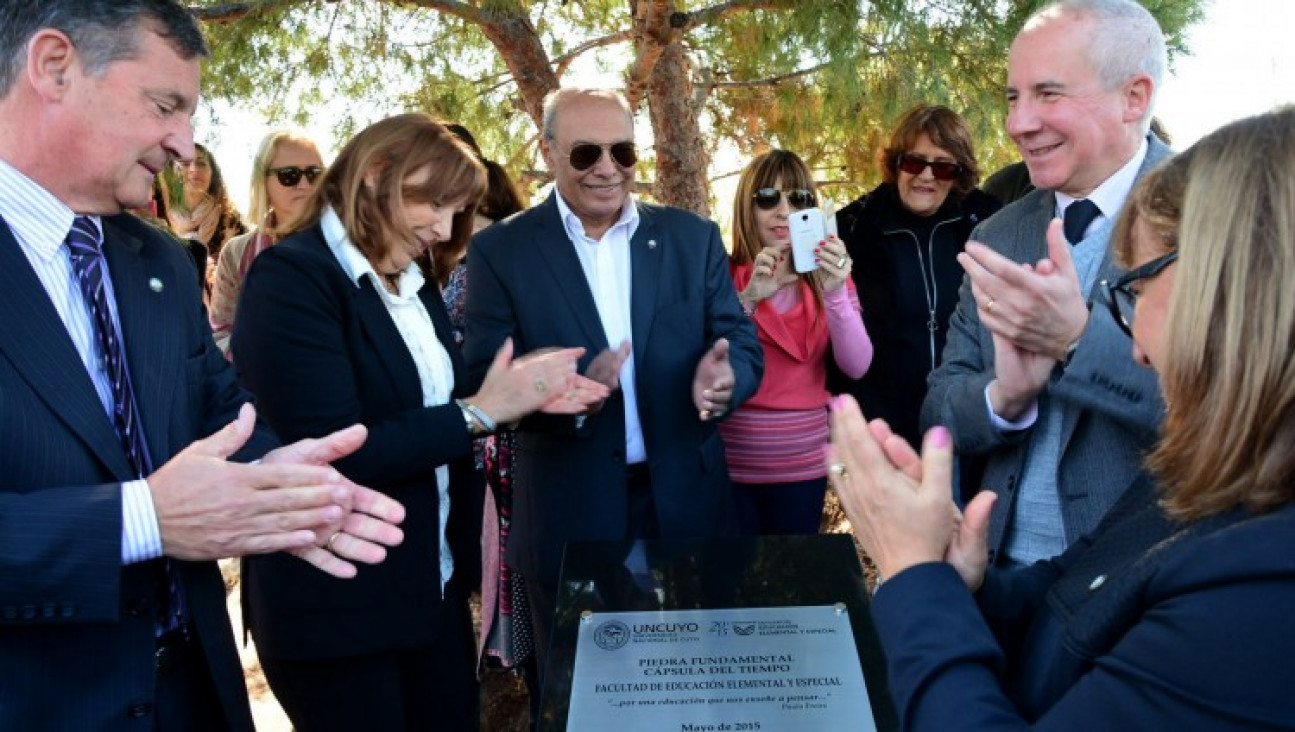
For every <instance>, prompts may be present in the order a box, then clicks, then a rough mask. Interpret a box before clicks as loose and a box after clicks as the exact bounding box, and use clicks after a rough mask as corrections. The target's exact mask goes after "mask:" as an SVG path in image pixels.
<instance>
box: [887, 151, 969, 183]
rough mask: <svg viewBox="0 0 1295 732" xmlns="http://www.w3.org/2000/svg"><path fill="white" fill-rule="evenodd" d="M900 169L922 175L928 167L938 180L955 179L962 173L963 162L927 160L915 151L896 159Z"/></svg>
mask: <svg viewBox="0 0 1295 732" xmlns="http://www.w3.org/2000/svg"><path fill="white" fill-rule="evenodd" d="M895 165H896V166H898V167H899V169H900V170H902V171H904V172H905V173H908V174H909V175H921V174H922V171H923V170H926V169H927V168H928V167H929V168H930V169H931V175H933V176H935V179H936V180H953V179H954V178H957V177H958V176H960V175H962V164H961V163H950V162H948V161H945V160H927V159H926V158H924V157H922V156H920V155H914V154H913V153H902V154H901V155H900V156H899V158H898V159H897V160H896V161H895Z"/></svg>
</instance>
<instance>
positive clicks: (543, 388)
mask: <svg viewBox="0 0 1295 732" xmlns="http://www.w3.org/2000/svg"><path fill="white" fill-rule="evenodd" d="M548 390H549V385H548V384H545V383H544V379H536V380H535V391H536V392H537V393H540V394H543V393H545V392H547V391H548Z"/></svg>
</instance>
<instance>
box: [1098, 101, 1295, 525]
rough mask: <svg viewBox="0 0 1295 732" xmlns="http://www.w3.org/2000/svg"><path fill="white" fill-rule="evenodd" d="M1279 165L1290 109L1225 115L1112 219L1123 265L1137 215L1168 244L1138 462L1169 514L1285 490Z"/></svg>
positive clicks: (1290, 418) (1293, 324)
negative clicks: (1145, 437) (1158, 412)
mask: <svg viewBox="0 0 1295 732" xmlns="http://www.w3.org/2000/svg"><path fill="white" fill-rule="evenodd" d="M1292 169H1295V108H1286V109H1282V110H1279V111H1276V112H1272V113H1269V114H1265V115H1260V116H1257V117H1251V118H1249V119H1245V120H1241V121H1239V122H1234V123H1232V124H1230V125H1227V126H1225V127H1223V128H1221V129H1219V130H1218V131H1216V132H1214V133H1213V134H1211V135H1209V136H1208V137H1205V138H1203V139H1202V140H1201V141H1200V142H1198V143H1196V144H1195V145H1193V146H1192V148H1191V149H1190V150H1188V151H1187V152H1185V153H1183V154H1182V155H1180V156H1178V157H1176V158H1173V159H1171V160H1170V161H1169V162H1168V163H1166V164H1165V166H1164V167H1162V168H1161V169H1160V170H1158V171H1156V172H1155V173H1153V174H1152V175H1150V176H1147V177H1146V178H1145V179H1144V180H1143V181H1141V182H1140V183H1139V185H1138V187H1137V189H1136V191H1135V193H1134V195H1133V196H1132V198H1131V199H1130V202H1129V205H1128V206H1127V207H1126V213H1125V215H1124V216H1123V217H1122V220H1121V222H1120V226H1119V227H1118V231H1117V234H1116V236H1117V253H1118V254H1119V256H1120V257H1121V258H1122V259H1123V260H1124V261H1125V262H1128V261H1129V259H1130V253H1131V251H1132V244H1131V238H1130V236H1129V235H1130V234H1131V233H1132V228H1133V227H1134V225H1135V224H1136V223H1137V221H1138V220H1139V219H1142V220H1144V221H1146V223H1147V224H1148V225H1149V228H1150V230H1151V231H1152V233H1153V235H1154V236H1155V237H1156V238H1157V239H1159V243H1160V244H1161V246H1163V247H1164V248H1165V249H1166V250H1171V249H1174V248H1177V249H1178V252H1179V258H1178V272H1177V273H1176V275H1175V280H1174V289H1173V292H1172V294H1171V295H1170V298H1169V316H1168V320H1167V324H1166V330H1165V333H1164V339H1163V342H1162V348H1163V354H1162V358H1161V359H1160V360H1161V361H1162V362H1163V364H1164V366H1163V370H1162V372H1161V373H1160V380H1161V388H1162V390H1163V391H1164V394H1165V398H1166V403H1167V413H1166V417H1165V422H1164V427H1163V438H1162V439H1161V441H1160V444H1159V445H1158V446H1157V447H1156V449H1155V451H1154V452H1153V453H1152V454H1151V456H1150V457H1149V459H1148V466H1149V467H1150V468H1151V470H1152V471H1153V472H1154V473H1155V474H1156V476H1157V477H1158V478H1159V479H1160V482H1161V485H1162V487H1163V490H1164V492H1165V507H1166V509H1167V510H1168V512H1169V513H1170V514H1171V515H1173V516H1174V517H1176V518H1179V519H1183V520H1195V519H1201V518H1204V517H1207V516H1212V515H1215V514H1218V513H1221V512H1223V511H1227V510H1229V509H1232V508H1235V507H1237V506H1244V507H1245V508H1246V509H1247V510H1249V511H1251V512H1252V513H1263V512H1266V511H1271V510H1273V509H1275V508H1277V507H1279V506H1282V505H1284V504H1286V503H1288V502H1290V501H1291V500H1292V498H1295V408H1293V407H1295V358H1292V356H1295V291H1292V289H1291V283H1292V282H1295V176H1292V175H1291V173H1290V171H1291V170H1292ZM1175 217H1176V219H1175ZM1157 222H1159V223H1157Z"/></svg>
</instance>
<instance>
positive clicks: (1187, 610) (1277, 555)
mask: <svg viewBox="0 0 1295 732" xmlns="http://www.w3.org/2000/svg"><path fill="white" fill-rule="evenodd" d="M1156 498H1157V495H1156V492H1155V490H1154V488H1153V487H1152V486H1151V484H1150V482H1149V481H1140V482H1139V483H1137V484H1135V485H1134V486H1133V487H1130V488H1129V490H1128V491H1127V492H1126V493H1125V494H1124V495H1123V496H1122V497H1121V498H1120V500H1119V501H1118V502H1117V503H1116V504H1115V506H1113V507H1112V509H1111V512H1110V514H1108V516H1107V518H1106V519H1104V520H1103V522H1102V524H1101V525H1100V526H1099V527H1098V528H1097V529H1096V530H1095V531H1094V532H1093V534H1091V535H1090V536H1086V537H1084V538H1082V539H1080V540H1079V541H1078V542H1076V543H1075V544H1073V545H1072V546H1071V547H1070V548H1069V549H1068V550H1067V551H1066V552H1065V553H1064V554H1062V555H1061V556H1060V557H1058V558H1056V559H1054V560H1050V561H1044V562H1039V563H1037V564H1035V565H1033V566H1031V567H1028V568H1026V569H1021V570H1015V571H1013V570H997V569H991V570H990V572H989V574H988V575H987V576H986V579H985V583H984V586H983V587H982V588H981V590H980V592H979V593H977V596H976V599H975V600H973V599H972V596H971V594H970V593H968V592H967V589H966V587H965V585H963V583H962V580H961V579H960V578H959V577H958V575H957V574H956V573H955V572H954V571H953V569H952V568H951V567H949V566H948V565H945V564H943V563H930V564H922V565H918V566H916V567H912V568H910V569H908V570H906V571H904V572H900V573H899V574H898V575H896V576H895V577H893V578H891V579H889V580H888V581H887V582H886V584H885V585H883V586H882V587H881V588H880V589H879V590H878V591H877V595H876V597H875V598H874V599H873V603H872V617H873V621H874V623H875V624H876V627H877V630H878V634H879V636H880V638H881V641H882V646H883V647H884V649H885V652H886V659H887V666H888V670H889V676H890V688H891V692H892V694H893V696H894V700H895V705H896V707H897V708H898V709H899V710H900V716H901V719H902V722H903V728H904V729H906V730H926V729H929V730H949V729H958V730H991V729H992V730H1007V729H1047V730H1075V731H1076V732H1078V731H1080V730H1084V731H1087V730H1178V729H1180V730H1211V732H1213V731H1216V730H1219V731H1222V730H1237V731H1238V732H1240V731H1241V730H1257V729H1292V728H1295V694H1292V693H1291V690H1292V687H1291V681H1290V678H1291V668H1292V661H1291V659H1292V658H1295V634H1293V633H1291V632H1290V621H1291V617H1292V615H1295V562H1292V559H1291V557H1292V556H1293V553H1292V550H1293V549H1295V506H1292V505H1288V506H1287V507H1285V508H1283V509H1281V510H1278V511H1276V512H1273V513H1271V514H1268V515H1264V516H1259V517H1250V516H1248V515H1246V514H1245V513H1244V512H1243V511H1240V510H1238V511H1234V512H1231V513H1229V514H1226V515H1223V516H1219V517H1215V518H1212V519H1206V520H1204V521H1201V522H1198V523H1196V524H1192V525H1187V526H1184V525H1182V524H1178V523H1175V522H1172V521H1170V520H1169V519H1168V518H1166V517H1165V515H1164V514H1163V512H1162V511H1161V510H1160V509H1159V507H1158V505H1157V503H1156ZM977 601H978V602H979V606H980V607H979V609H978V608H977Z"/></svg>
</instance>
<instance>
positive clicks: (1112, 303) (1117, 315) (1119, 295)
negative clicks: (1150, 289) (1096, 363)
mask: <svg viewBox="0 0 1295 732" xmlns="http://www.w3.org/2000/svg"><path fill="white" fill-rule="evenodd" d="M1177 261H1178V250H1177V249H1175V250H1174V251H1172V252H1169V253H1168V254H1165V255H1164V256H1160V257H1156V258H1155V259H1153V260H1151V261H1150V262H1147V263H1146V264H1144V265H1142V266H1141V267H1136V268H1134V269H1131V270H1129V271H1128V272H1125V273H1124V274H1123V275H1120V278H1119V279H1117V280H1115V282H1108V281H1106V280H1102V292H1103V293H1104V294H1105V295H1106V307H1108V308H1110V311H1111V317H1112V318H1114V319H1115V324H1116V325H1118V326H1120V330H1122V331H1124V334H1125V335H1127V336H1128V337H1130V338H1132V337H1133V313H1134V312H1136V311H1137V307H1138V293H1136V292H1134V291H1133V288H1132V287H1130V285H1132V284H1133V283H1134V282H1137V281H1138V280H1145V279H1147V278H1148V277H1155V276H1156V275H1158V274H1160V273H1161V272H1163V271H1164V269H1165V267H1168V266H1169V265H1171V264H1173V263H1174V262H1177Z"/></svg>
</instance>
